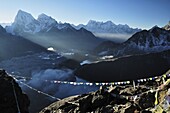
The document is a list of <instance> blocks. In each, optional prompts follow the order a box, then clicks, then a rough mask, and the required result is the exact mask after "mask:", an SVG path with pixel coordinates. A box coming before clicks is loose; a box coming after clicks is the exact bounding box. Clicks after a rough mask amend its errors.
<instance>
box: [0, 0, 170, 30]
mask: <svg viewBox="0 0 170 113" xmlns="http://www.w3.org/2000/svg"><path fill="white" fill-rule="evenodd" d="M19 9H21V10H23V11H26V12H29V13H31V14H32V15H33V16H34V17H35V18H37V16H38V15H39V14H41V13H45V14H47V15H50V16H51V17H53V18H55V19H56V20H57V21H61V22H69V23H73V24H80V23H83V24H86V23H87V22H88V21H89V20H91V19H92V20H97V21H107V20H111V21H112V22H114V23H115V24H128V25H130V26H132V27H139V28H150V27H152V26H154V25H158V26H160V27H162V26H164V25H165V24H167V23H168V21H169V20H170V0H0V23H3V22H12V21H13V20H14V18H15V15H16V14H17V11H18V10H19Z"/></svg>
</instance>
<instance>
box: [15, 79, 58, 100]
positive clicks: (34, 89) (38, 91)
mask: <svg viewBox="0 0 170 113" xmlns="http://www.w3.org/2000/svg"><path fill="white" fill-rule="evenodd" d="M15 79H16V78H15ZM16 80H17V79H16ZM17 81H18V82H19V83H20V84H22V85H24V86H26V87H28V88H29V89H31V90H33V91H35V92H37V93H39V94H43V95H45V96H48V97H50V98H52V99H56V100H61V99H60V98H57V97H54V96H52V95H50V94H47V93H44V92H42V91H40V90H38V89H36V88H33V87H31V86H30V85H28V84H26V83H24V82H21V81H19V80H17Z"/></svg>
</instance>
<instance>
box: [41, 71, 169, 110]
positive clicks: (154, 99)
mask: <svg viewBox="0 0 170 113" xmlns="http://www.w3.org/2000/svg"><path fill="white" fill-rule="evenodd" d="M169 73H170V71H168V72H167V73H166V74H165V75H168V76H166V77H165V75H164V76H160V77H158V78H157V79H155V80H154V81H147V82H143V83H140V84H139V85H138V86H135V87H134V86H133V85H124V86H123V85H122V86H119V85H117V86H110V87H101V88H100V89H99V90H98V91H95V92H91V93H89V94H84V95H79V96H72V97H68V98H65V99H63V100H61V101H57V102H54V103H53V104H51V105H50V106H48V107H46V108H44V109H43V110H42V111H40V112H39V113H54V112H57V113H58V112H60V113H91V112H93V113H113V112H114V113H139V112H140V113H152V112H154V113H163V112H169V111H170V100H169V99H170V96H169V95H170V88H169V87H170V79H168V78H169ZM164 80H167V81H166V82H165V83H164V82H163V81H164Z"/></svg>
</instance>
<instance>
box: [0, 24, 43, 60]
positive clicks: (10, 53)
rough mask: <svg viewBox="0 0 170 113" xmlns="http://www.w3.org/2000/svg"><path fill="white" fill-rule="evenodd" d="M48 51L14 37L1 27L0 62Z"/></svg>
mask: <svg viewBox="0 0 170 113" xmlns="http://www.w3.org/2000/svg"><path fill="white" fill-rule="evenodd" d="M43 51H46V49H45V48H43V47H41V46H39V45H37V44H35V43H33V42H30V41H28V40H26V39H24V38H23V37H18V36H13V35H11V34H9V33H7V32H6V31H5V29H4V28H3V27H2V26H0V60H4V59H8V58H12V57H17V56H23V55H28V54H31V53H36V52H43Z"/></svg>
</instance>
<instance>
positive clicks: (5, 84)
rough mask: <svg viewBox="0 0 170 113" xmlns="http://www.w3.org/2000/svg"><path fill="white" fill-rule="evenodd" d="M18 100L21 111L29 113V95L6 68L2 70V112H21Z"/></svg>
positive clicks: (0, 81)
mask: <svg viewBox="0 0 170 113" xmlns="http://www.w3.org/2000/svg"><path fill="white" fill-rule="evenodd" d="M15 94H16V97H15ZM17 101H18V104H19V106H18V107H19V110H20V112H21V113H29V110H28V107H29V105H30V101H29V98H28V96H27V95H26V94H24V93H23V92H22V90H21V88H20V87H19V85H18V83H16V82H15V80H14V79H13V78H12V77H11V76H9V75H8V74H7V73H6V72H5V70H0V112H1V113H19V110H18V108H17Z"/></svg>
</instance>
